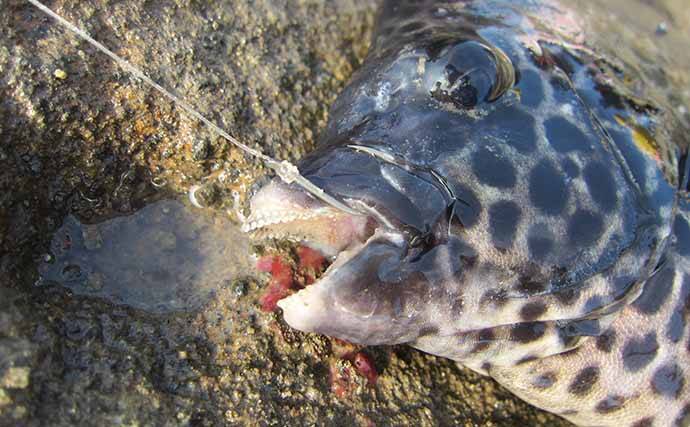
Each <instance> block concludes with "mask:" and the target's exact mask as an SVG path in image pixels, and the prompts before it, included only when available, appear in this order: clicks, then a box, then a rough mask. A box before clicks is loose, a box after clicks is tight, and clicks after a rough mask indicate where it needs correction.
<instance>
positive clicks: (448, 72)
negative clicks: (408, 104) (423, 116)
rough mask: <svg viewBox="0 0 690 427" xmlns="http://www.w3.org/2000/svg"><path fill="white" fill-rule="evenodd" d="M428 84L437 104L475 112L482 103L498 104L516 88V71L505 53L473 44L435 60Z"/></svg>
mask: <svg viewBox="0 0 690 427" xmlns="http://www.w3.org/2000/svg"><path fill="white" fill-rule="evenodd" d="M425 80H426V81H427V85H428V88H429V91H430V94H431V96H432V97H433V98H434V99H436V100H437V101H439V102H441V103H444V104H451V105H453V106H454V107H456V108H459V109H472V108H474V107H476V106H477V105H479V104H480V103H484V102H492V101H495V100H496V99H498V98H499V97H500V96H501V95H502V94H503V93H505V91H506V90H507V89H509V88H510V87H512V86H513V84H514V83H515V70H514V68H513V65H512V62H511V61H510V59H509V58H508V57H507V56H506V55H505V53H503V51H501V50H500V49H498V48H496V47H491V46H487V45H485V44H483V43H480V42H478V41H474V40H471V41H463V42H460V43H457V44H454V45H451V46H449V47H446V48H444V49H442V50H440V52H439V53H438V54H437V55H436V56H435V57H434V56H432V58H431V59H430V61H429V64H428V65H427V69H426V76H425Z"/></svg>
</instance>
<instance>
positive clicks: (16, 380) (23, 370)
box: [0, 366, 31, 389]
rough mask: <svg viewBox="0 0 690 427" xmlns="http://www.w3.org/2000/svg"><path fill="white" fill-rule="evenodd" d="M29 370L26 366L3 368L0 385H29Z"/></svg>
mask: <svg viewBox="0 0 690 427" xmlns="http://www.w3.org/2000/svg"><path fill="white" fill-rule="evenodd" d="M30 373H31V371H30V370H29V368H28V367H26V366H13V367H10V368H8V369H7V370H5V373H4V374H3V375H2V378H0V387H4V388H10V389H12V388H26V387H28V386H29V374H30Z"/></svg>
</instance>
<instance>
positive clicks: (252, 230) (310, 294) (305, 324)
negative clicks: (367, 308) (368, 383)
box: [243, 181, 402, 342]
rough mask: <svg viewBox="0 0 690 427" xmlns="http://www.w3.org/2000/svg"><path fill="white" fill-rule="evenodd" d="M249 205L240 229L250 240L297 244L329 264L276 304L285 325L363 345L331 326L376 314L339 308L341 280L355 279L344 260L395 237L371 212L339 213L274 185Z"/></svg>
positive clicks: (300, 193)
mask: <svg viewBox="0 0 690 427" xmlns="http://www.w3.org/2000/svg"><path fill="white" fill-rule="evenodd" d="M349 202H350V204H356V202H353V201H349ZM250 207H251V213H250V215H249V217H248V218H247V219H246V221H245V224H244V227H243V231H245V232H247V233H249V234H250V235H251V237H252V238H254V239H258V240H263V239H269V238H275V239H287V240H290V241H294V242H298V243H300V244H302V245H304V246H307V247H310V248H312V249H315V250H317V251H319V252H321V253H322V254H323V255H324V256H326V257H328V258H329V259H330V261H331V264H330V265H329V267H328V268H327V269H326V271H325V272H324V273H323V274H322V275H321V277H319V278H317V280H316V281H315V282H314V283H312V284H310V285H309V286H306V287H305V288H303V289H301V290H299V291H298V292H296V293H293V294H292V295H290V296H288V297H286V298H283V299H281V300H280V301H278V303H277V305H278V307H280V308H281V309H282V311H283V318H284V319H285V321H286V322H287V323H288V324H289V325H290V326H291V327H293V328H295V329H298V330H301V331H304V332H316V333H323V334H326V335H330V336H337V337H338V338H342V339H346V340H349V341H351V342H364V341H367V337H363V336H358V335H352V328H344V329H342V330H341V329H339V328H338V323H341V322H334V319H336V318H337V319H339V320H340V321H342V324H343V325H351V324H353V323H357V322H361V319H362V318H367V319H369V320H371V318H372V316H373V317H377V316H375V315H374V314H373V312H371V313H363V312H361V311H360V310H353V309H352V308H351V307H346V306H344V305H343V304H340V303H339V301H338V300H339V297H338V293H339V292H340V291H342V290H343V288H342V286H343V282H344V281H346V282H347V281H350V280H357V278H355V277H353V272H352V271H350V269H351V266H349V265H348V262H349V261H351V260H353V259H355V258H357V256H358V255H359V254H360V253H363V251H364V250H365V248H366V247H367V245H369V244H370V243H372V242H373V241H376V240H377V239H386V240H394V241H398V242H400V241H401V239H402V237H401V236H400V233H398V232H397V231H395V230H394V229H391V228H389V227H388V226H387V225H386V224H385V223H382V222H381V221H380V219H377V214H376V213H375V212H372V214H371V215H367V214H362V215H353V214H350V213H347V212H343V211H340V210H338V209H335V208H332V207H330V206H327V205H325V204H323V203H322V202H320V201H318V200H315V199H314V198H313V197H311V196H310V195H308V194H307V193H305V192H303V191H301V190H300V189H299V188H296V187H292V186H289V185H286V184H283V183H282V182H279V181H273V182H271V183H269V184H268V185H267V186H265V187H263V188H262V189H261V190H259V192H258V193H257V194H256V195H255V196H254V197H253V198H252V199H251V201H250ZM358 329H359V330H364V328H358Z"/></svg>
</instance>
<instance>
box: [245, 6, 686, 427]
mask: <svg viewBox="0 0 690 427" xmlns="http://www.w3.org/2000/svg"><path fill="white" fill-rule="evenodd" d="M547 10H548V11H551V12H552V13H559V10H558V9H557V8H556V6H555V5H554V4H553V3H551V2H535V1H511V2H506V1H461V2H449V3H446V2H437V1H411V0H410V1H386V2H384V3H383V5H382V9H381V13H380V17H379V20H378V24H377V28H378V30H377V32H376V34H375V37H374V40H373V43H372V48H371V51H370V53H369V56H368V58H367V59H366V61H365V63H364V64H363V66H362V68H361V69H360V70H359V71H358V72H357V73H356V74H355V76H353V79H352V82H351V83H350V84H349V85H348V87H347V88H346V89H345V90H344V92H343V93H342V94H341V96H340V97H339V99H338V100H337V101H336V103H335V104H334V106H333V108H332V111H331V119H330V121H329V125H328V128H327V130H326V132H325V134H324V136H323V138H322V144H321V146H320V147H319V148H318V149H317V150H316V151H315V152H314V153H312V154H310V155H309V156H307V157H306V158H305V159H304V160H303V161H302V162H301V164H300V170H301V171H302V173H303V174H304V175H305V176H306V177H307V179H309V180H311V181H312V182H314V183H315V184H317V185H319V186H320V187H321V188H323V189H324V190H325V191H327V192H328V193H330V194H332V195H334V196H336V197H339V198H340V199H341V200H343V201H345V202H346V203H349V204H350V205H351V206H353V207H358V208H359V209H363V210H365V211H367V212H369V213H371V218H372V219H373V220H374V221H375V222H376V224H377V226H378V227H377V231H376V232H374V233H373V234H372V235H371V236H370V237H368V239H367V240H366V241H363V242H361V243H359V244H358V245H355V247H354V248H350V249H347V250H346V251H345V252H344V254H345V255H340V256H339V257H338V258H337V259H336V261H335V263H334V267H332V268H331V269H330V270H329V272H327V274H326V276H325V277H324V278H323V279H321V281H320V283H318V284H317V285H315V286H313V287H310V288H308V289H307V290H305V291H302V292H300V293H298V294H296V295H294V296H291V297H289V298H287V299H286V300H284V301H282V302H281V304H280V306H281V307H282V308H283V310H284V315H285V319H286V321H287V322H288V323H289V324H290V325H292V326H293V327H295V328H297V329H301V330H305V331H313V332H319V333H324V334H326V335H331V336H336V337H339V338H342V339H346V340H350V341H353V342H357V343H361V344H398V343H408V344H410V345H412V346H414V347H417V348H419V349H421V350H424V351H426V352H429V353H431V354H435V355H439V356H443V357H448V358H451V359H453V360H456V361H458V362H459V363H461V364H463V365H465V366H467V367H470V368H472V369H474V370H476V371H478V372H481V373H483V374H488V375H491V376H492V377H493V378H495V379H496V380H497V381H498V382H499V383H501V384H503V385H504V386H506V387H507V388H508V389H510V390H512V391H513V392H515V393H516V394H517V395H518V396H520V397H522V398H523V399H525V400H527V401H528V402H530V403H532V404H534V405H536V406H538V407H540V408H543V409H545V410H548V411H551V412H554V413H557V414H559V415H561V416H563V417H565V418H567V419H568V420H571V421H572V422H574V423H576V424H580V425H611V426H621V425H630V426H637V427H642V426H666V425H687V424H688V422H690V384H688V381H689V380H690V372H689V370H690V360H689V359H690V333H689V331H688V328H687V316H688V312H690V258H688V257H689V256H690V226H689V225H688V224H689V223H688V220H689V219H690V214H689V212H690V210H689V209H688V204H687V202H686V198H687V193H686V192H685V190H684V188H685V185H684V181H685V178H684V176H685V171H684V170H683V168H682V167H680V165H681V164H682V162H681V160H680V157H681V156H680V150H678V149H676V147H675V146H673V144H671V143H670V132H669V131H667V130H666V129H664V128H663V127H662V126H659V127H657V128H655V129H653V130H650V132H652V131H653V133H654V136H655V138H656V139H657V142H658V145H657V146H656V148H654V147H653V149H652V150H650V149H649V147H647V146H645V145H644V144H641V143H640V135H639V134H640V132H642V130H640V129H639V128H637V127H636V126H635V125H634V124H635V123H639V122H643V121H644V119H647V121H649V120H648V119H649V118H650V117H651V118H655V117H657V115H660V114H662V112H660V110H659V109H656V108H640V106H639V105H636V104H634V103H633V102H632V101H629V100H628V99H626V98H625V97H624V96H622V95H619V93H618V92H617V90H616V88H615V87H614V86H609V85H608V84H607V83H606V82H607V80H606V79H602V78H601V77H602V76H601V73H605V72H606V64H605V63H602V62H601V61H602V60H601V58H597V57H596V55H595V54H594V53H593V52H590V51H587V50H585V49H582V50H578V49H577V48H576V47H575V46H572V45H568V44H567V42H563V43H560V42H559V41H558V40H559V37H560V35H559V34H549V33H544V32H543V31H544V30H543V29H541V28H543V25H541V24H544V23H543V22H539V19H540V18H539V17H540V16H543V14H544V13H545V11H547ZM546 22H547V23H548V20H547V21H546ZM593 63H596V64H597V65H598V66H597V67H590V66H589V65H590V64H593ZM652 121H654V120H652ZM647 130H648V129H647ZM678 170H681V173H678V172H677V171H678ZM275 186H278V184H275ZM681 190H682V191H681ZM271 191H275V189H272V190H270V191H269V190H267V191H266V192H265V193H263V194H262V193H260V194H259V195H258V199H257V200H258V201H257V202H256V204H255V206H254V208H256V209H253V211H254V210H259V208H257V206H259V205H260V204H261V203H265V200H267V199H269V198H270V197H269V196H267V195H266V194H269V193H270V194H273V193H271ZM290 192H298V190H297V189H295V188H288V187H281V190H280V194H281V195H285V194H287V195H289V194H290ZM285 197H288V196H285ZM260 201H261V203H260ZM339 224H341V223H339Z"/></svg>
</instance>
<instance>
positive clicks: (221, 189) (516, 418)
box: [0, 0, 565, 426]
mask: <svg viewBox="0 0 690 427" xmlns="http://www.w3.org/2000/svg"><path fill="white" fill-rule="evenodd" d="M373 3H374V2H373V1H368V0H342V1H337V2H321V1H299V0H292V1H287V0H255V1H248V0H247V1H244V0H243V1H234V2H219V1H211V2H198V1H194V0H190V1H182V0H180V1H158V0H154V1H128V2H121V1H107V0H98V1H93V2H64V1H54V2H51V3H50V5H51V7H53V8H55V9H56V10H58V11H59V12H60V13H61V14H63V15H64V16H65V17H67V18H68V19H70V20H71V21H73V22H76V23H78V24H79V26H81V27H83V28H86V29H87V30H88V31H89V32H90V33H91V34H92V35H94V36H96V37H97V38H98V39H99V40H100V41H102V42H104V43H105V44H106V45H108V46H110V47H111V48H113V49H114V50H115V51H116V52H118V53H119V54H121V55H122V56H124V57H126V58H128V59H129V60H130V61H132V62H133V63H134V64H136V65H137V66H139V67H141V68H143V69H144V70H145V71H146V72H147V73H149V74H150V75H152V76H153V77H154V78H155V79H156V80H158V81H160V82H161V83H163V85H164V86H166V87H170V88H174V90H175V91H176V92H177V93H179V94H180V95H182V96H183V97H184V98H185V99H187V100H188V101H190V102H191V103H192V104H194V105H196V106H197V107H198V108H199V109H200V110H201V111H202V112H203V113H204V114H206V115H208V116H210V117H212V118H213V119H214V120H216V121H218V122H219V123H221V124H222V125H223V126H224V127H225V128H227V129H229V130H230V131H231V132H232V133H233V134H234V135H235V136H237V137H238V138H239V139H241V140H242V141H245V142H247V143H249V144H251V145H259V146H261V147H262V149H263V150H264V151H265V152H266V153H268V154H271V155H274V156H276V157H279V158H290V159H295V158H298V157H300V156H301V155H303V154H304V153H305V152H306V151H308V150H309V149H310V148H311V147H312V146H313V143H314V139H315V135H317V134H318V132H319V130H320V129H321V128H322V127H323V125H324V123H325V120H326V118H327V109H328V106H329V105H330V104H331V103H332V101H333V100H334V98H335V96H336V95H337V93H338V91H339V90H340V89H341V88H342V86H343V84H344V83H345V81H346V80H347V78H348V76H349V75H350V73H351V72H352V70H353V69H355V68H356V67H357V66H358V65H359V63H360V62H361V60H362V58H363V56H364V54H365V52H366V49H367V41H368V36H369V33H370V30H371V26H372V22H373V10H374V7H375V5H374V4H373ZM0 10H2V11H3V13H2V14H0V425H19V426H21V425H27V426H33V425H48V424H49V425H58V426H59V425H65V426H68V425H151V426H154V425H155V426H167V425H193V426H197V425H223V424H227V425H236V424H247V425H280V424H285V423H286V420H290V422H291V423H294V424H319V425H353V424H354V425H371V424H372V423H374V424H377V425H394V424H395V425H400V424H410V425H438V424H444V425H448V424H456V425H564V424H565V423H564V422H563V421H561V420H560V419H558V418H556V417H554V416H551V415H547V414H544V413H542V412H539V411H538V410H536V409H533V408H531V407H530V406H528V405H527V404H525V403H522V402H520V401H518V400H517V399H516V398H514V397H512V396H511V395H510V394H509V393H508V392H507V391H505V390H503V389H501V388H500V387H498V386H496V385H495V383H494V382H492V381H491V380H489V379H486V378H480V377H479V376H477V375H475V374H473V373H471V372H468V371H466V370H463V369H460V368H458V367H456V366H455V364H453V363H452V362H450V361H448V360H442V359H438V358H434V357H431V356H427V355H424V354H422V353H420V352H417V351H414V350H412V349H409V348H407V347H395V348H373V349H368V350H367V351H368V352H369V354H370V355H372V356H373V359H374V361H375V365H376V367H377V369H378V370H379V372H380V376H379V380H378V382H377V384H376V385H375V386H369V385H367V384H366V381H365V380H364V379H363V378H362V377H361V376H359V375H357V374H356V373H355V370H354V368H353V366H352V365H351V364H350V362H348V361H344V360H340V359H339V358H338V357H337V356H336V355H335V353H337V344H336V343H334V342H332V341H331V340H328V339H326V338H324V337H320V336H314V335H304V334H301V333H298V332H296V331H293V330H290V329H289V328H287V326H286V325H285V324H284V323H282V320H281V319H280V316H279V315H276V314H265V313H262V312H261V311H260V310H259V309H258V302H257V301H258V296H259V294H260V293H261V291H262V289H261V287H262V285H260V284H259V283H258V281H257V280H254V279H247V280H243V281H236V282H235V283H232V284H230V285H228V286H226V287H224V288H222V289H220V290H219V291H218V293H217V296H216V298H215V299H214V300H213V301H212V302H211V303H210V304H208V305H207V306H205V307H204V308H203V309H202V310H199V311H196V312H191V313H190V312H186V313H174V314H167V315H153V314H149V313H146V312H143V311H137V310H134V309H131V308H126V307H118V306H114V305H111V304H109V303H107V302H105V301H102V300H98V299H89V298H84V297H79V296H76V295H73V294H71V293H70V292H69V291H68V290H66V289H65V288H61V287H57V286H40V287H38V286H35V282H36V280H37V273H36V271H37V270H36V265H37V263H39V262H41V260H42V257H43V256H44V254H45V253H46V251H47V249H48V247H49V243H50V239H51V236H52V235H53V233H54V232H55V231H56V230H57V228H58V227H59V226H60V224H61V223H62V221H63V219H64V218H65V216H66V215H67V214H68V213H72V214H74V215H76V216H77V217H79V218H80V219H81V220H82V221H86V222H89V221H90V222H98V221H100V220H102V219H104V218H108V217H112V216H115V215H123V214H127V213H131V212H133V211H135V210H137V209H138V208H140V207H141V206H143V205H144V204H146V203H148V202H149V201H151V200H153V199H159V198H161V197H168V196H170V195H171V194H175V193H179V192H183V191H186V190H187V189H188V188H189V187H190V186H191V185H193V184H196V183H198V182H200V180H201V179H202V178H203V177H204V176H207V175H209V174H212V173H214V172H216V174H215V175H213V180H209V181H207V182H213V184H211V185H209V186H208V188H207V189H206V191H204V195H205V196H206V201H207V202H208V203H209V204H213V205H214V206H215V207H216V208H218V209H224V208H228V209H231V210H232V209H233V208H234V207H235V206H234V201H233V200H235V198H233V197H232V196H233V194H235V195H237V196H239V200H240V201H241V200H242V199H243V198H244V197H245V196H246V192H247V191H248V190H249V189H250V188H251V183H252V182H253V181H254V179H255V178H257V177H260V176H262V175H263V174H264V172H265V171H264V169H263V168H262V167H261V165H259V164H258V163H257V162H255V161H253V160H251V159H247V158H245V157H244V156H243V155H242V153H240V152H239V151H238V150H236V149H235V148H233V147H231V146H229V144H227V143H226V142H224V141H222V140H220V139H218V138H216V137H214V136H213V135H211V134H209V133H208V132H207V131H205V130H204V129H203V128H201V126H200V125H199V124H197V123H196V122H194V121H193V120H191V119H189V118H187V117H186V116H184V115H181V114H180V113H179V111H178V109H176V108H175V107H173V106H172V105H171V104H170V103H169V102H168V101H166V100H163V99H161V97H160V96H159V95H158V94H157V93H155V92H152V91H151V90H150V89H148V88H146V87H144V86H143V85H141V84H137V83H136V82H134V83H133V82H132V79H131V78H130V77H128V76H127V75H126V74H125V73H123V72H121V71H120V70H119V69H118V68H117V67H116V66H115V65H114V64H113V63H112V62H110V60H109V59H107V58H105V57H104V56H103V55H101V54H99V53H96V52H95V51H94V49H92V48H91V47H89V46H87V45H86V44H84V43H82V42H80V41H77V40H75V39H74V38H73V37H72V36H71V35H67V34H65V33H64V32H63V30H62V29H61V28H59V27H57V26H55V25H54V24H53V23H52V22H51V21H50V20H49V19H47V18H45V17H44V16H43V15H42V14H41V13H39V12H38V11H37V10H35V9H34V8H32V7H31V6H29V5H28V3H26V2H23V1H19V0H0ZM334 346H335V347H334ZM332 375H337V376H338V377H339V378H341V380H340V381H341V382H344V384H345V385H346V387H345V390H344V391H342V390H341V391H340V392H339V393H336V392H335V391H334V385H333V384H332V380H331V378H332ZM343 378H345V379H343Z"/></svg>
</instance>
